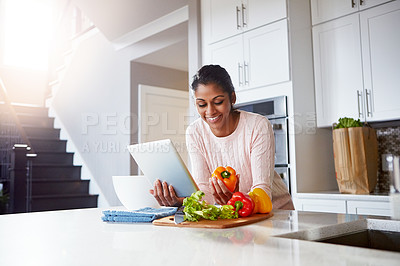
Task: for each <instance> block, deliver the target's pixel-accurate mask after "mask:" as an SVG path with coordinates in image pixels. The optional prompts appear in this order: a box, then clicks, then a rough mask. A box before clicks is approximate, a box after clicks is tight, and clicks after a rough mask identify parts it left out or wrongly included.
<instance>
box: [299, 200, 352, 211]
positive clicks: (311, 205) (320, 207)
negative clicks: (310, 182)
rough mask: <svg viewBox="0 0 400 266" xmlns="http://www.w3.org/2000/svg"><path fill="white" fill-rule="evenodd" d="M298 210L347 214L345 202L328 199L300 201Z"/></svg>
mask: <svg viewBox="0 0 400 266" xmlns="http://www.w3.org/2000/svg"><path fill="white" fill-rule="evenodd" d="M296 203H297V204H296V210H301V211H313V212H331V213H346V201H345V200H326V199H319V200H314V199H299V200H297V202H296Z"/></svg>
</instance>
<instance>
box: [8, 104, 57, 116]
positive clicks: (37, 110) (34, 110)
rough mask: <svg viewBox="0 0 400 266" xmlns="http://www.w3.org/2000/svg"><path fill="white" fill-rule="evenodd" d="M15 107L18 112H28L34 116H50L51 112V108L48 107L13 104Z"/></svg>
mask: <svg viewBox="0 0 400 266" xmlns="http://www.w3.org/2000/svg"><path fill="white" fill-rule="evenodd" d="M13 107H14V110H15V112H16V113H17V114H28V115H34V116H44V117H48V113H49V109H48V108H46V107H39V106H25V105H13Z"/></svg>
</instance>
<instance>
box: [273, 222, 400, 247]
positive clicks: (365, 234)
mask: <svg viewBox="0 0 400 266" xmlns="http://www.w3.org/2000/svg"><path fill="white" fill-rule="evenodd" d="M275 237H284V238H291V239H299V240H307V241H315V242H321V243H329V244H336V245H346V246H354V247H362V248H370V249H377V250H386V251H394V252H400V220H389V219H387V220H386V219H369V218H368V219H361V220H356V221H351V222H344V223H340V224H335V225H330V226H325V227H320V228H313V229H309V230H302V231H297V232H292V233H287V234H283V235H277V236H275Z"/></svg>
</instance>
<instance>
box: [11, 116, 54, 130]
mask: <svg viewBox="0 0 400 266" xmlns="http://www.w3.org/2000/svg"><path fill="white" fill-rule="evenodd" d="M18 119H19V121H20V123H21V125H22V126H34V127H45V128H53V127H54V117H46V116H33V115H28V114H20V115H18Z"/></svg>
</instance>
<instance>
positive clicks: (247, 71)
mask: <svg viewBox="0 0 400 266" xmlns="http://www.w3.org/2000/svg"><path fill="white" fill-rule="evenodd" d="M243 72H244V84H245V85H248V84H249V75H248V74H249V64H247V63H246V62H244V71H243Z"/></svg>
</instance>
